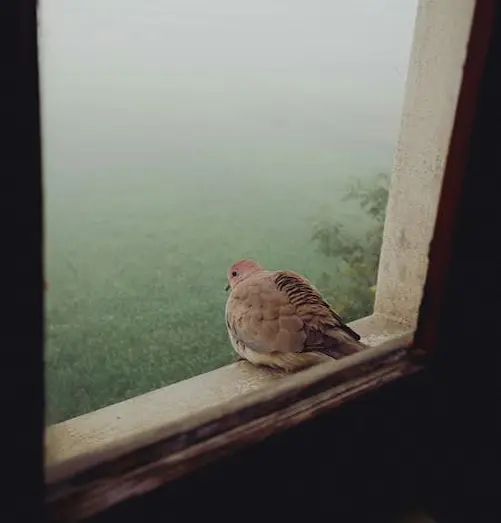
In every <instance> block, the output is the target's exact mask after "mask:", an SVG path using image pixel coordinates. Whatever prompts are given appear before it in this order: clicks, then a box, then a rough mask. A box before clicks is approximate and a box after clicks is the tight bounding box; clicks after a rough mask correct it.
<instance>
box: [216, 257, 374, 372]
mask: <svg viewBox="0 0 501 523" xmlns="http://www.w3.org/2000/svg"><path fill="white" fill-rule="evenodd" d="M226 276H227V280H228V284H227V286H226V290H227V291H228V290H230V291H231V292H230V294H229V296H228V299H227V301H226V308H225V319H226V328H227V331H228V337H229V341H230V343H231V345H232V347H233V349H234V351H235V352H236V353H237V359H238V360H247V361H249V362H250V363H252V364H254V365H256V366H265V367H272V368H275V369H279V370H282V371H285V372H295V371H297V370H300V369H303V368H305V367H309V366H311V365H313V364H315V363H318V362H319V354H323V355H326V356H330V357H331V358H334V359H340V358H343V357H346V356H349V355H351V354H355V353H357V352H360V351H362V350H364V349H366V348H367V345H365V344H364V343H362V342H361V341H360V339H361V337H360V335H359V334H358V333H357V332H355V331H354V330H353V329H351V328H350V327H349V326H348V325H346V324H345V323H344V322H343V320H342V318H341V316H340V315H339V314H338V313H337V312H336V311H335V310H334V309H333V308H332V307H331V306H330V305H329V304H328V303H327V301H326V300H325V299H324V298H323V297H322V295H321V294H320V292H319V291H318V290H317V289H316V288H315V287H314V286H313V285H312V284H311V283H310V282H309V281H308V280H307V279H306V278H305V277H304V276H302V275H301V274H299V273H296V272H294V271H290V270H278V271H272V270H268V269H266V268H265V267H263V266H262V265H260V264H259V263H258V262H256V261H254V260H252V259H243V260H240V261H237V262H236V263H234V264H233V265H231V267H230V268H229V269H228V271H227V275H226ZM321 359H322V358H321V357H320V360H321ZM324 360H325V358H324Z"/></svg>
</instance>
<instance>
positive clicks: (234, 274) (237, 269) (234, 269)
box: [226, 259, 264, 290]
mask: <svg viewBox="0 0 501 523" xmlns="http://www.w3.org/2000/svg"><path fill="white" fill-rule="evenodd" d="M263 269H264V267H262V266H261V265H259V263H257V262H255V261H254V260H248V259H246V260H240V261H238V262H237V263H234V264H233V265H232V266H231V267H230V268H229V269H228V272H227V274H226V276H227V278H228V285H227V286H226V290H229V289H232V290H233V289H234V288H235V286H236V285H238V284H239V283H240V282H242V281H244V280H246V279H247V278H248V277H249V276H250V275H251V274H254V273H255V272H258V271H262V270H263Z"/></svg>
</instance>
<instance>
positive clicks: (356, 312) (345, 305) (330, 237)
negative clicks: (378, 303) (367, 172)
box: [312, 174, 389, 321]
mask: <svg viewBox="0 0 501 523" xmlns="http://www.w3.org/2000/svg"><path fill="white" fill-rule="evenodd" d="M388 185H389V176H388V175H386V174H377V175H376V176H374V178H373V179H372V180H370V181H369V182H361V181H360V180H357V181H356V182H355V183H353V184H352V185H351V187H350V188H349V190H348V193H347V194H346V196H345V200H351V201H354V202H357V203H358V205H359V206H360V209H361V211H362V212H363V213H364V215H365V216H366V217H367V219H368V222H369V223H368V226H367V229H366V231H365V233H364V234H363V235H362V236H361V237H358V236H357V235H355V234H354V233H353V232H352V231H351V230H350V232H348V231H347V228H346V225H345V224H344V223H342V222H340V221H336V222H334V223H326V222H323V223H320V224H318V225H317V227H316V228H315V232H314V234H313V237H312V239H313V240H314V241H315V242H316V243H317V248H318V250H319V252H321V253H322V254H323V255H324V256H327V257H329V258H334V259H336V261H337V262H338V263H336V264H335V266H334V267H333V272H332V273H326V272H324V273H323V274H322V276H321V278H320V279H319V281H318V287H319V289H320V290H321V292H323V293H324V295H325V296H326V298H327V299H328V300H329V301H330V303H332V305H333V306H334V307H335V308H336V309H337V310H338V311H339V313H340V314H342V315H343V317H344V319H345V320H346V321H352V320H354V319H357V318H361V317H363V316H367V315H368V314H371V312H372V309H373V305H374V292H375V285H376V278H377V269H378V264H379V254H380V251H381V243H382V239H383V227H384V219H385V214H386V206H387V202H388Z"/></svg>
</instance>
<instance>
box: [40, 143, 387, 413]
mask: <svg viewBox="0 0 501 523" xmlns="http://www.w3.org/2000/svg"><path fill="white" fill-rule="evenodd" d="M264 152H265V151H262V153H264ZM268 153H269V154H268V156H265V155H264V154H261V158H263V160H262V162H263V165H257V164H256V160H254V165H252V161H251V158H252V155H251V154H250V153H249V152H248V153H247V158H249V162H246V164H245V168H242V167H241V168H240V169H239V170H238V172H239V173H240V175H239V177H238V178H234V179H232V178H231V177H230V176H228V175H227V174H224V173H223V174H224V175H221V176H219V177H218V176H217V175H214V174H212V176H211V177H207V178H203V177H201V176H200V177H196V176H194V177H192V178H190V177H189V176H174V175H172V176H171V175H169V173H166V174H164V175H159V174H158V172H157V171H154V170H152V172H151V173H147V174H144V175H143V176H142V177H137V178H134V177H131V176H129V177H128V178H127V179H125V178H123V179H118V178H117V177H112V176H107V177H104V176H103V177H94V178H92V177H86V178H79V179H78V181H77V180H76V179H70V181H68V179H67V178H65V177H61V176H60V177H58V176H57V174H55V173H57V170H56V169H54V170H50V169H47V173H48V174H47V177H46V194H47V211H46V226H47V236H46V260H47V261H46V275H47V279H48V281H49V290H48V292H47V298H46V304H47V347H46V369H47V393H48V413H47V421H48V422H49V423H53V422H57V421H61V420H64V419H67V418H70V417H73V416H76V415H79V414H83V413H85V412H88V411H91V410H94V409H97V408H100V407H103V406H106V405H109V404H111V403H114V402H117V401H120V400H124V399H126V398H130V397H132V396H135V395H137V394H140V393H144V392H147V391H149V390H152V389H155V388H157V387H161V386H163V385H167V384H170V383H173V382H176V381H179V380H182V379H185V378H189V377H191V376H194V375H196V374H199V373H201V372H205V371H209V370H211V369H214V368H217V367H219V366H221V365H224V364H226V363H228V362H230V361H232V360H233V358H234V356H233V351H232V349H231V346H230V344H229V342H228V341H227V336H226V330H225V323H224V305H225V300H226V293H225V292H224V290H223V289H224V286H225V284H226V281H225V274H226V269H227V267H228V266H229V265H230V264H231V263H233V262H234V261H236V260H238V259H239V258H242V257H247V256H249V257H253V258H255V259H257V260H259V261H260V262H261V263H263V264H265V265H267V266H269V267H270V268H273V269H279V268H290V269H293V270H296V271H299V272H302V273H304V274H305V275H306V276H308V277H309V278H311V279H312V281H314V282H315V280H316V278H318V277H319V276H320V275H321V273H322V272H323V271H329V270H330V269H332V263H333V261H332V260H328V259H325V258H323V257H322V256H321V255H319V254H318V253H317V252H316V251H315V246H314V244H313V243H312V241H311V234H312V231H313V224H314V223H315V221H316V220H319V219H325V218H329V217H332V218H339V217H342V219H343V220H344V221H345V222H346V223H347V224H349V225H350V227H351V229H352V230H353V234H359V233H360V231H362V230H363V229H364V224H363V223H362V222H361V219H360V217H357V214H356V210H355V209H354V208H350V207H349V206H348V205H347V204H344V203H341V202H340V198H341V196H342V195H343V194H344V191H345V188H346V183H347V182H348V181H349V178H350V177H349V176H348V175H347V173H350V172H354V171H356V172H357V175H360V176H364V175H367V176H369V175H371V174H373V173H374V172H375V171H377V170H379V169H381V168H384V167H387V166H388V165H389V164H390V161H391V153H390V154H388V153H387V154H386V155H385V154H382V155H379V157H376V155H373V157H375V159H374V160H372V161H371V159H370V158H364V159H363V161H361V160H360V158H361V157H360V155H356V154H352V155H350V154H346V153H344V154H341V153H338V154H333V155H332V156H331V157H330V158H326V161H325V162H323V163H319V156H318V154H316V155H315V159H316V170H315V175H314V176H308V177H305V176H301V175H300V172H301V171H304V170H306V169H307V168H308V165H311V162H312V161H313V157H309V156H308V154H307V151H305V150H303V151H297V152H296V153H295V154H291V153H290V151H289V152H287V153H286V152H284V154H283V156H282V157H280V156H279V155H276V154H275V157H274V158H273V159H272V160H273V161H272V164H271V165H269V166H268V168H269V169H270V170H273V171H274V172H278V173H283V174H281V175H272V174H271V171H270V172H267V170H266V169H264V163H265V161H270V154H271V153H270V152H269V151H268ZM237 160H238V159H237V158H234V161H235V162H236V161H237ZM219 162H220V165H226V166H231V165H232V159H231V158H229V157H228V154H226V157H225V159H224V162H222V163H221V161H220V160H219ZM385 163H386V165H384V164H385ZM205 167H206V168H208V166H207V165H205ZM209 167H210V166H209ZM192 168H193V166H192ZM228 168H229V167H228ZM245 169H247V170H248V174H247V173H246V172H245ZM214 172H216V170H215V168H212V173H214ZM256 172H258V173H260V174H259V175H256V174H255V173H256ZM336 172H338V173H339V174H338V175H337V176H336ZM342 288H343V282H339V292H342ZM334 305H335V304H334Z"/></svg>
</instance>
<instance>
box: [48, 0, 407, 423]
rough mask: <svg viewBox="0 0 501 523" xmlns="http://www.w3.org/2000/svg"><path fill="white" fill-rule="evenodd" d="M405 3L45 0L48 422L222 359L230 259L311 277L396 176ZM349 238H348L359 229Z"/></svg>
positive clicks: (227, 354)
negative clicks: (348, 195)
mask: <svg viewBox="0 0 501 523" xmlns="http://www.w3.org/2000/svg"><path fill="white" fill-rule="evenodd" d="M416 10H417V0H412V1H403V0H378V1H377V2H374V1H372V0H365V1H364V0H351V1H350V2H345V1H341V0H329V1H327V0H315V1H313V2H311V1H310V2H306V1H305V0H303V1H299V0H253V1H252V2H243V1H238V0H211V1H210V2H208V1H203V0H169V1H160V0H142V1H139V0H135V1H132V0H99V1H98V0H86V1H77V0H74V1H71V2H68V1H63V0H42V1H41V5H40V7H39V17H40V30H39V42H40V74H41V96H42V129H43V162H44V192H45V226H46V232H45V235H46V238H45V259H46V267H45V271H46V278H47V280H48V282H49V291H48V293H47V318H46V322H47V347H46V361H47V376H48V385H47V387H48V397H49V411H50V413H49V419H50V420H51V421H57V420H61V419H65V418H68V417H70V416H74V415H77V414H81V413H83V412H87V411H88V410H92V409H95V408H99V407H101V406H104V405H107V404H110V403H112V402H115V401H119V400H122V399H125V398H127V397H131V396H133V395H136V394H139V393H142V392H146V391H148V390H151V389H153V388H156V387H159V386H162V385H165V384H168V383H172V382H175V381H178V380H180V379H185V378H187V377H190V376H192V375H195V374H198V373H200V372H204V371H207V370H211V369H213V368H216V367H218V366H220V365H223V364H225V363H228V362H230V361H232V358H233V355H232V350H231V347H230V346H229V344H228V342H227V339H226V332H225V325H224V303H225V300H226V295H225V293H224V291H223V288H224V285H225V284H226V281H225V275H226V269H227V267H228V266H229V265H230V264H231V263H233V262H235V261H237V260H238V259H240V258H242V257H252V258H255V259H257V260H258V261H259V262H260V263H262V264H264V265H267V266H269V267H270V268H272V269H281V268H288V269H292V270H295V271H298V272H302V273H303V274H305V275H306V276H307V277H309V278H310V279H312V281H315V279H316V278H318V277H319V276H320V275H321V274H322V272H325V271H328V270H329V267H330V265H331V264H332V260H328V259H323V258H322V257H321V255H320V254H318V252H316V251H315V249H314V245H313V244H312V242H311V232H312V224H314V223H315V221H316V220H319V219H327V220H328V219H331V218H333V217H335V218H341V219H343V220H345V221H346V222H347V223H350V224H351V225H350V226H351V227H352V228H353V230H354V233H356V232H357V230H358V229H361V228H362V225H363V224H361V222H360V220H359V219H358V218H357V215H356V211H355V209H354V208H353V207H350V205H349V204H348V203H346V202H343V201H342V196H343V194H344V193H345V191H346V186H347V184H348V183H349V182H350V180H352V179H355V178H366V177H369V176H371V175H373V174H375V173H377V172H390V171H391V168H392V160H393V154H394V150H395V145H396V140H397V137H398V131H399V126H400V120H401V113H402V103H403V96H404V88H405V80H406V74H407V68H408V62H409V55H410V48H411V42H412V33H413V28H414V19H415V16H416ZM357 228H358V229H357Z"/></svg>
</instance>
